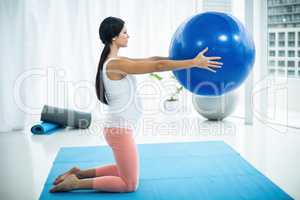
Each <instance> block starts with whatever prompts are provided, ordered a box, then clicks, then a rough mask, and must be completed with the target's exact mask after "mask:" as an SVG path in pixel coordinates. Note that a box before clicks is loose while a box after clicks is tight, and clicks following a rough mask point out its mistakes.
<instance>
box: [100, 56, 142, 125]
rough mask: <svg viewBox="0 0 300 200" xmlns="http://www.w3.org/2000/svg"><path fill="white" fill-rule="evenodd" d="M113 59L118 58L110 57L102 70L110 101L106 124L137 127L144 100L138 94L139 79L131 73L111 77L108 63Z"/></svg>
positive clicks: (107, 96) (106, 113) (106, 112)
mask: <svg viewBox="0 0 300 200" xmlns="http://www.w3.org/2000/svg"><path fill="white" fill-rule="evenodd" d="M113 59H118V58H108V59H107V60H106V61H105V62H104V64H103V71H102V73H103V82H104V87H105V90H106V98H107V101H108V106H107V110H106V111H105V124H104V126H105V127H126V128H136V126H137V123H138V120H139V119H140V118H141V115H142V101H141V98H140V97H139V96H138V94H137V80H136V77H135V76H134V75H131V74H127V75H126V76H125V77H123V78H122V79H120V80H112V79H110V78H109V77H108V75H107V65H108V63H109V62H110V61H111V60H113ZM132 126H133V127H132Z"/></svg>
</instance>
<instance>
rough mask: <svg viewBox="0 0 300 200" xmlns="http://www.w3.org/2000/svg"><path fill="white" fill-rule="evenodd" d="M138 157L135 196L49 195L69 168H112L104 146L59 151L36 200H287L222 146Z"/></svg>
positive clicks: (170, 147)
mask: <svg viewBox="0 0 300 200" xmlns="http://www.w3.org/2000/svg"><path fill="white" fill-rule="evenodd" d="M138 151H139V155H140V181H139V188H138V190H137V191H136V192H133V193H104V192H103V193H101V192H95V191H93V190H77V191H72V192H67V193H50V192H49V190H50V188H51V187H52V183H53V181H54V180H55V178H56V177H57V176H58V175H59V174H62V173H63V172H66V171H67V170H69V169H70V168H71V167H73V166H79V167H80V168H82V169H87V168H91V167H99V166H102V165H106V164H109V163H113V162H114V158H113V155H112V152H111V150H110V148H109V147H108V146H93V147H67V148H61V149H60V150H59V152H58V154H57V156H56V159H55V161H54V163H53V166H52V169H51V171H50V173H49V176H48V178H47V180H46V183H45V185H44V189H43V191H42V193H41V196H40V200H50V199H51V200H60V199H61V200H62V199H63V200H82V199H85V200H99V199H103V200H125V199H126V200H138V199H139V200H170V199H176V200H177V199H178V200H179V199H201V200H220V199H235V200H242V199H243V200H244V199H252V200H266V199H277V200H279V199H280V200H283V199H289V200H290V199H292V198H291V197H290V196H289V195H288V194H287V193H285V192H284V191H283V190H282V189H280V188H279V187H278V186H277V185H275V184H274V183H273V182H272V181H271V180H270V179H268V178H267V177H266V176H264V175H263V174H262V173H261V172H259V171H258V170H257V169H255V168H254V167H253V166H252V165H251V164H250V163H248V162H247V161H246V160H244V159H243V158H242V157H241V156H240V155H239V154H238V153H237V152H236V151H234V150H233V149H232V148H231V147H230V146H228V145H227V144H225V143H224V142H222V141H209V142H187V143H160V144H140V145H138Z"/></svg>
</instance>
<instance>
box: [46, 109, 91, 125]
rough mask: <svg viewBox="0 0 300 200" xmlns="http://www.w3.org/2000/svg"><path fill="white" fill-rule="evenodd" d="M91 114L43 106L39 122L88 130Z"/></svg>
mask: <svg viewBox="0 0 300 200" xmlns="http://www.w3.org/2000/svg"><path fill="white" fill-rule="evenodd" d="M91 118H92V116H91V113H86V112H79V111H76V110H71V109H66V108H58V107H53V106H48V105H45V106H44V107H43V110H42V114H41V120H42V121H45V122H50V123H55V124H59V125H62V126H69V127H73V128H81V129H85V128H88V127H89V126H90V124H91Z"/></svg>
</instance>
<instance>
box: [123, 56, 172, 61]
mask: <svg viewBox="0 0 300 200" xmlns="http://www.w3.org/2000/svg"><path fill="white" fill-rule="evenodd" d="M119 58H122V59H127V60H131V61H159V60H168V59H169V58H168V57H163V56H152V57H149V58H128V57H123V56H119Z"/></svg>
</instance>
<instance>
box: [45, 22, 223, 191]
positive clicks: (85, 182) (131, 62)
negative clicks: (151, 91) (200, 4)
mask: <svg viewBox="0 0 300 200" xmlns="http://www.w3.org/2000/svg"><path fill="white" fill-rule="evenodd" d="M204 28H205V27H204ZM200 31H201V30H200ZM99 34H100V39H101V41H102V42H103V44H104V45H105V46H104V49H103V51H102V54H101V58H100V61H99V65H98V72H97V75H96V93H97V97H98V99H99V100H100V101H101V102H102V103H103V104H106V105H107V107H108V112H107V115H106V117H105V126H104V130H103V134H104V136H105V139H106V141H107V143H108V144H109V146H110V147H111V149H112V151H113V154H114V158H115V163H112V164H109V165H105V166H100V167H97V168H92V169H85V170H84V169H80V168H78V167H73V168H72V169H70V170H69V171H67V172H65V173H64V174H62V175H60V176H58V177H57V178H56V180H55V182H54V186H53V187H52V189H51V190H50V191H51V192H66V191H71V190H76V189H93V190H96V191H99V192H134V191H136V189H137V188H138V180H139V157H138V152H137V147H136V144H135V141H134V137H133V135H134V134H135V133H134V132H135V131H136V130H135V127H136V125H137V122H138V120H139V119H140V118H141V115H142V112H141V110H142V106H141V105H142V103H141V99H140V98H137V96H136V77H135V75H136V74H146V73H151V72H164V71H170V70H178V69H187V68H190V67H199V68H203V69H207V70H209V71H211V72H216V70H217V69H218V68H220V67H221V65H222V63H221V62H217V61H216V60H219V59H221V58H220V57H206V56H205V55H204V54H205V52H206V51H207V50H208V48H205V49H204V50H202V51H201V52H200V53H199V54H198V55H197V56H196V57H195V58H193V59H187V60H170V59H168V58H166V57H157V56H156V57H151V58H145V59H133V58H127V57H120V56H119V55H118V53H119V49H120V48H122V47H126V46H127V43H128V39H129V35H128V34H127V29H126V26H125V23H124V21H123V20H122V19H119V18H116V17H108V18H106V19H104V20H103V21H102V23H101V25H100V28H99Z"/></svg>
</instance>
